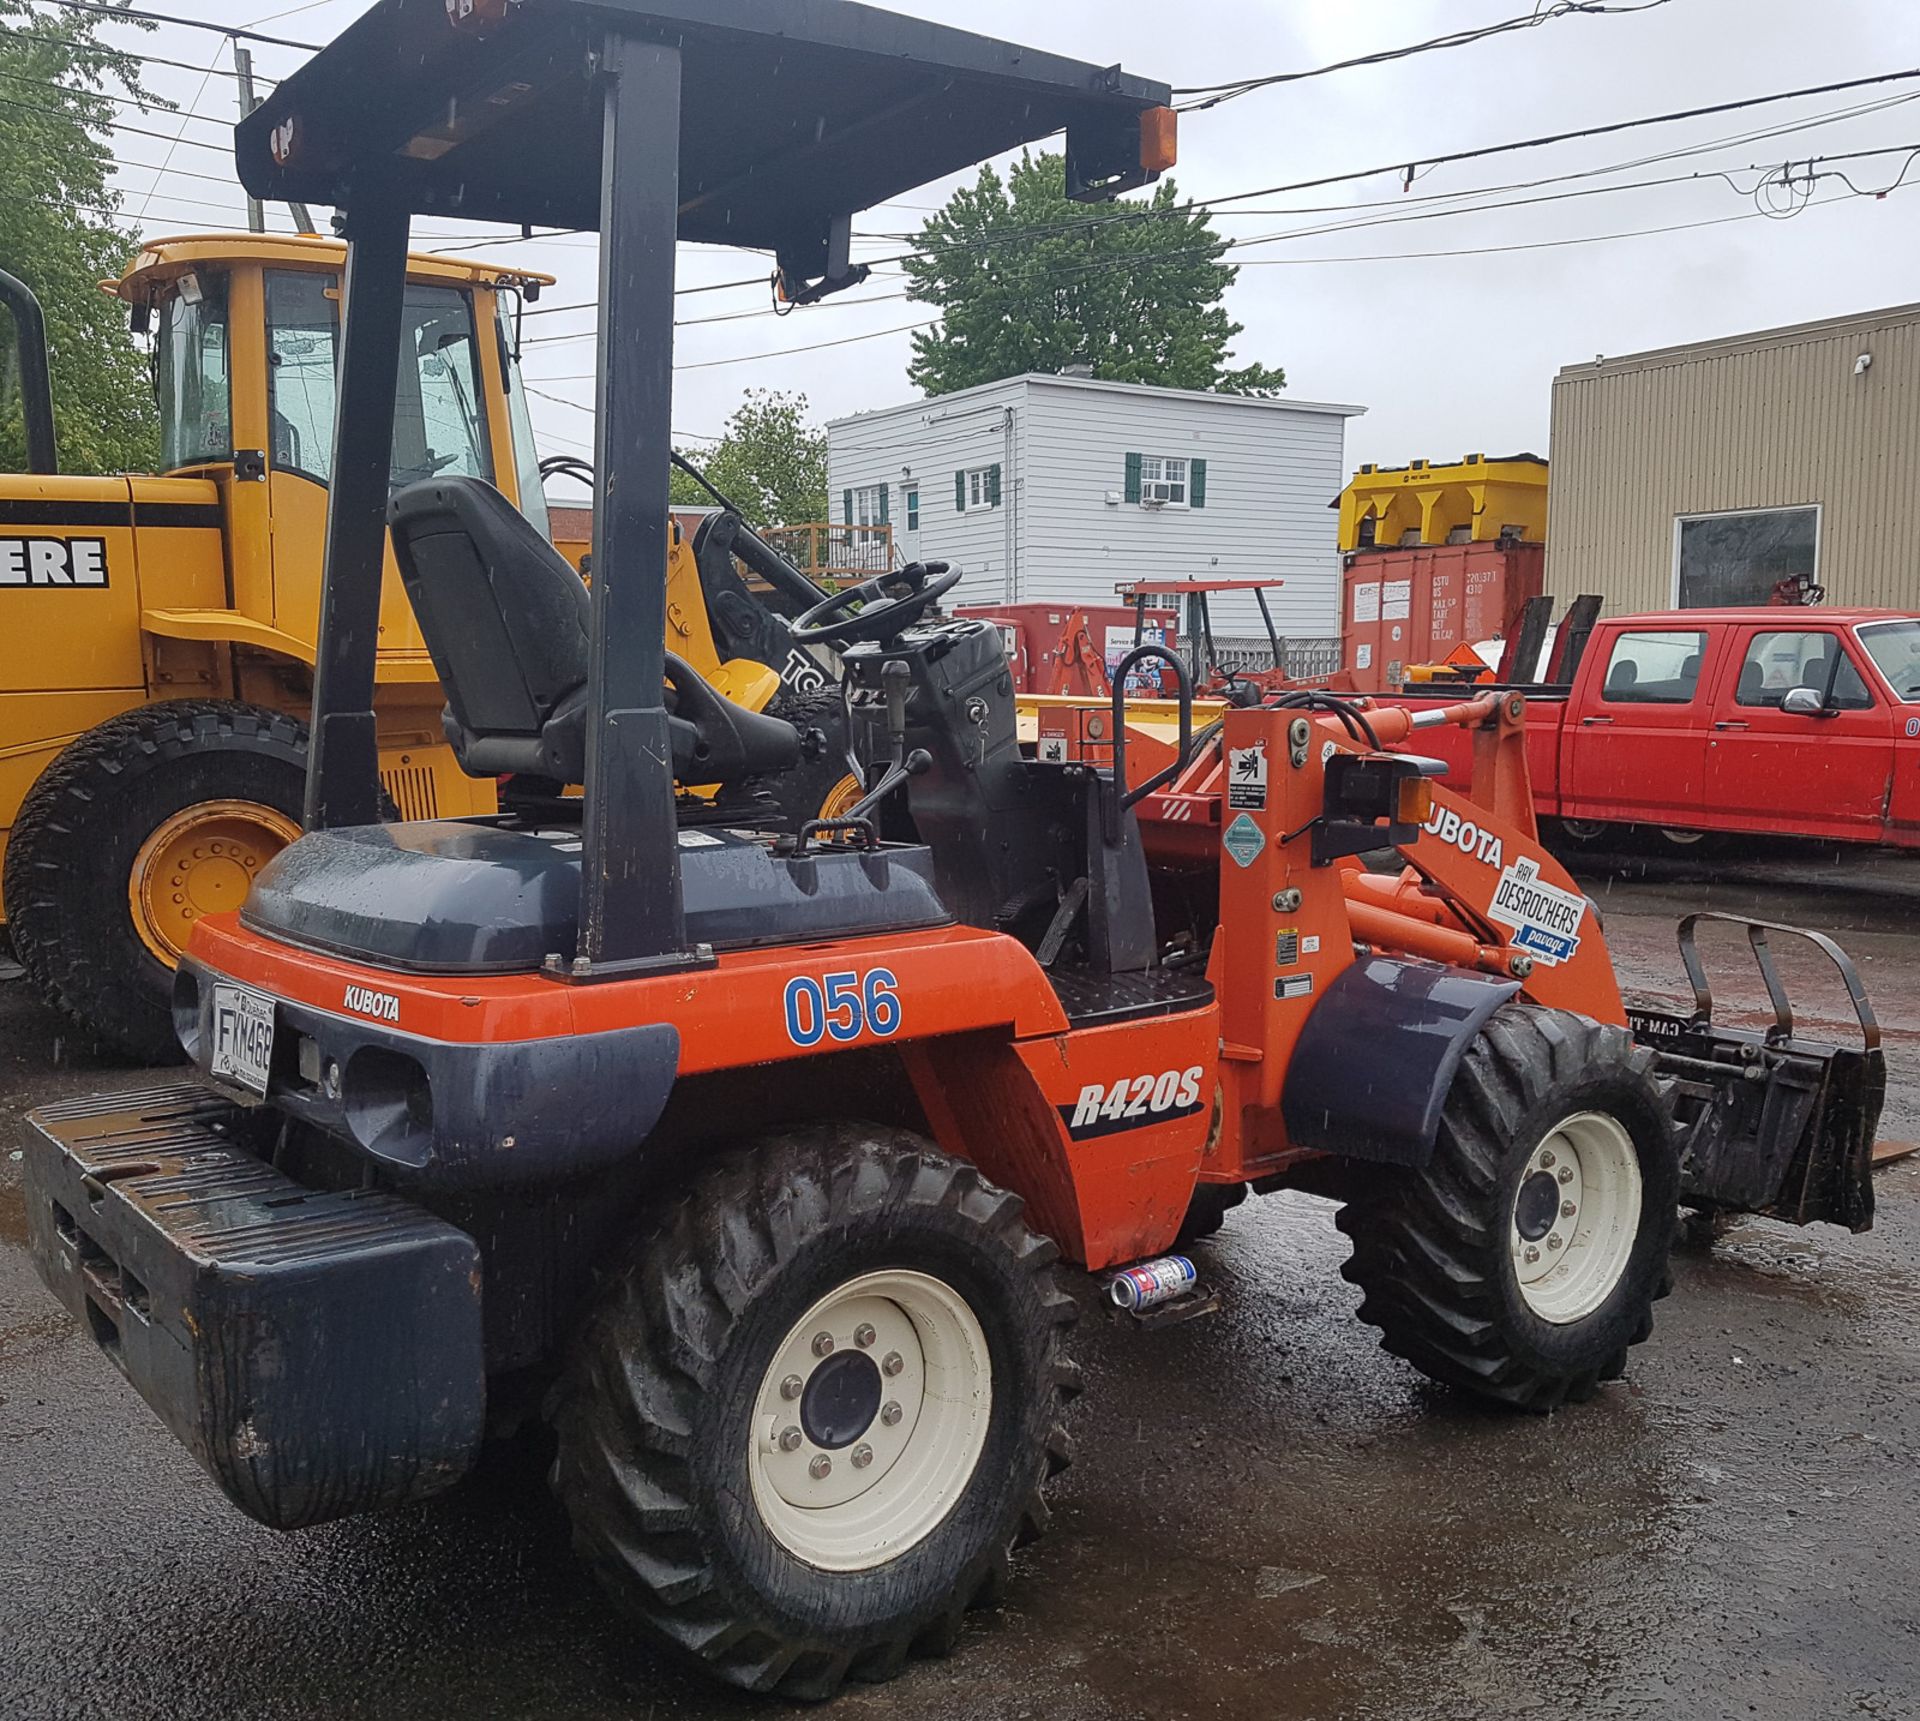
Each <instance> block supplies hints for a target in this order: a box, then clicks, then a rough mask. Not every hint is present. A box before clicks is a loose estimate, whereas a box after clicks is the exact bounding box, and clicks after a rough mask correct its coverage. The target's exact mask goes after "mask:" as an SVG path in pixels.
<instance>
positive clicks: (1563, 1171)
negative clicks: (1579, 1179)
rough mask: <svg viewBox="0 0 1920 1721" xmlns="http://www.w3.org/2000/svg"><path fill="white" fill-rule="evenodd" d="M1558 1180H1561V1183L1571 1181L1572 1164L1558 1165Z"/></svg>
mask: <svg viewBox="0 0 1920 1721" xmlns="http://www.w3.org/2000/svg"><path fill="white" fill-rule="evenodd" d="M1560 1181H1561V1182H1562V1183H1571V1182H1572V1181H1573V1167H1572V1166H1570V1165H1563V1166H1561V1167H1560Z"/></svg>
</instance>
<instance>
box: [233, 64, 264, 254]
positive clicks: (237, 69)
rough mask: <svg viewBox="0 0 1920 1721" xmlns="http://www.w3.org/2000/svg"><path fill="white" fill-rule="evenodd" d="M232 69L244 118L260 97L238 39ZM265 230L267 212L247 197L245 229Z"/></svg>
mask: <svg viewBox="0 0 1920 1721" xmlns="http://www.w3.org/2000/svg"><path fill="white" fill-rule="evenodd" d="M233 70H234V75H235V76H236V77H237V78H238V79H239V81H240V117H241V118H242V119H245V118H246V117H247V115H248V114H250V113H252V112H253V110H254V109H255V108H257V107H258V106H259V105H260V98H259V97H258V96H256V95H255V94H254V93H253V52H252V50H251V49H249V48H243V47H242V46H241V45H240V42H239V39H238V38H235V40H234V44H233ZM266 230H267V212H266V209H265V207H264V206H263V205H262V204H261V202H260V199H259V198H257V197H249V198H248V199H247V231H248V232H249V233H264V232H266Z"/></svg>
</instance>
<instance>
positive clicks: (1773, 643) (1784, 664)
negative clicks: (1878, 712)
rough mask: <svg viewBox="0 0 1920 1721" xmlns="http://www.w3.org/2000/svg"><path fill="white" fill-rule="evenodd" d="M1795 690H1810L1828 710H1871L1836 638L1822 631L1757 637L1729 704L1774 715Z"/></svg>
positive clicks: (1870, 699)
mask: <svg viewBox="0 0 1920 1721" xmlns="http://www.w3.org/2000/svg"><path fill="white" fill-rule="evenodd" d="M1796 687H1810V688H1812V689H1813V691H1814V692H1815V693H1817V694H1819V695H1820V703H1821V704H1822V705H1823V706H1825V707H1826V708H1827V709H1828V710H1829V711H1866V710H1868V709H1870V708H1871V707H1872V705H1873V695H1872V694H1870V693H1869V692H1868V691H1867V684H1866V682H1865V681H1863V680H1862V679H1861V677H1860V671H1859V670H1858V669H1856V668H1855V667H1854V663H1853V659H1852V658H1850V657H1849V656H1848V655H1847V654H1846V652H1845V650H1844V649H1843V648H1842V647H1841V644H1840V639H1839V636H1838V635H1837V634H1832V633H1828V632H1827V631H1826V630H1825V629H1821V630H1820V631H1818V632H1813V633H1803V632H1800V631H1798V630H1796V631H1794V632H1792V633H1784V632H1783V633H1757V634H1755V635H1754V636H1753V641H1752V643H1751V644H1750V645H1748V647H1747V655H1746V657H1745V658H1744V659H1743V660H1742V662H1741V664H1740V679H1739V681H1738V682H1737V683H1736V684H1735V687H1734V694H1733V702H1734V703H1735V704H1736V705H1763V706H1771V707H1773V708H1774V709H1776V710H1777V709H1778V708H1779V706H1780V702H1781V701H1782V700H1784V699H1785V698H1786V696H1787V695H1788V694H1789V693H1791V692H1792V691H1793V690H1794V689H1795V688H1796Z"/></svg>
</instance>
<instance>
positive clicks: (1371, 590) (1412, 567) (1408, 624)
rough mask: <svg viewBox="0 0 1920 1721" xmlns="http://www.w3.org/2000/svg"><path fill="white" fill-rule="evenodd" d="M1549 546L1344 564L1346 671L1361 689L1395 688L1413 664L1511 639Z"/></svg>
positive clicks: (1437, 549) (1456, 547)
mask: <svg viewBox="0 0 1920 1721" xmlns="http://www.w3.org/2000/svg"><path fill="white" fill-rule="evenodd" d="M1546 554H1547V552H1546V546H1545V545H1544V544H1499V543H1491V544H1489V543H1469V544H1420V545H1408V546H1405V547H1393V548H1387V549H1379V550H1356V551H1354V552H1352V553H1351V554H1349V555H1348V556H1347V558H1346V574H1345V581H1344V592H1343V598H1342V603H1343V607H1342V610H1341V626H1340V633H1341V645H1342V657H1341V662H1342V664H1343V666H1344V667H1345V668H1346V669H1347V670H1349V671H1350V672H1351V673H1352V675H1353V676H1354V678H1355V684H1356V685H1357V686H1360V687H1363V688H1383V687H1384V688H1396V689H1397V688H1398V687H1399V686H1400V684H1401V682H1402V679H1403V678H1404V674H1405V670H1406V666H1407V665H1408V664H1410V663H1438V662H1439V661H1440V660H1441V659H1442V658H1444V657H1445V656H1446V655H1447V653H1448V652H1450V651H1452V650H1453V649H1454V648H1455V647H1456V646H1460V645H1474V644H1477V643H1478V642H1480V641H1481V640H1487V639H1494V638H1501V639H1504V638H1506V637H1507V636H1508V635H1510V634H1511V633H1512V632H1513V630H1514V628H1515V627H1517V626H1518V625H1519V621H1520V612H1521V610H1522V609H1523V608H1525V607H1526V603H1527V600H1528V599H1529V598H1534V597H1538V596H1539V595H1540V591H1541V585H1542V581H1543V578H1544V575H1545V571H1546Z"/></svg>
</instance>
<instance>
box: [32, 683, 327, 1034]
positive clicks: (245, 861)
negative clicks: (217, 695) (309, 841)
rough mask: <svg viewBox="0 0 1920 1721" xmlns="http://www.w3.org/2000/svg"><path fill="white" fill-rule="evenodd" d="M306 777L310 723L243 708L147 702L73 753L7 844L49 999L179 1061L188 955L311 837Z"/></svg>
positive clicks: (39, 786)
mask: <svg viewBox="0 0 1920 1721" xmlns="http://www.w3.org/2000/svg"><path fill="white" fill-rule="evenodd" d="M306 773H307V726H306V725H305V724H304V723H301V722H299V721H298V720H296V719H294V718H291V717H287V716H283V715H282V714H280V713H279V712H275V711H267V710H263V709H261V708H259V707H256V706H251V705H241V704H237V703H235V702H233V701H230V700H218V699H192V700H178V701H174V702H170V703H168V704H164V705H148V706H142V707H141V708H140V709H138V710H135V711H128V712H125V713H123V714H122V715H121V716H118V717H114V718H111V719H109V720H108V721H107V722H105V723H102V724H101V725H100V726H99V727H98V728H97V729H93V730H90V731H89V732H88V733H87V734H85V735H83V736H81V737H80V739H79V740H77V741H75V742H74V743H73V744H72V745H71V746H69V747H68V748H67V749H66V751H65V752H63V753H62V754H60V756H59V757H58V758H57V759H55V760H54V762H53V763H52V764H51V765H49V766H48V767H47V769H46V770H45V771H44V772H43V773H41V776H40V779H39V781H38V782H36V783H35V784H34V786H33V788H32V790H31V791H30V792H29V793H28V795H27V798H26V800H25V801H24V802H23V803H22V805H21V808H20V813H19V817H18V818H17V819H16V820H15V822H14V827H13V835H12V840H11V841H10V842H9V844H8V846H7V864H6V877H5V881H4V884H5V893H6V905H7V918H8V922H9V924H10V926H11V928H12V931H13V942H14V950H15V953H16V954H17V955H18V957H19V959H20V963H21V965H22V966H23V967H24V968H25V969H26V971H27V975H28V978H29V979H31V980H32V982H33V984H34V986H35V987H36V988H37V989H38V990H39V992H40V993H41V995H42V996H43V997H44V998H46V1000H47V1001H48V1002H49V1003H50V1004H52V1005H53V1006H54V1008H56V1009H57V1010H59V1011H60V1012H61V1013H62V1014H63V1015H65V1016H67V1017H69V1018H71V1019H72V1020H73V1021H74V1022H75V1023H76V1024H78V1025H79V1026H80V1027H81V1028H83V1029H85V1030H86V1031H88V1032H89V1033H91V1034H93V1035H94V1036H96V1037H97V1038H98V1039H100V1040H101V1041H103V1042H105V1043H106V1044H107V1045H109V1046H112V1047H114V1048H115V1049H117V1050H119V1051H121V1052H125V1053H127V1054H128V1055H129V1056H131V1057H133V1058H136V1059H138V1060H139V1061H140V1062H142V1063H152V1064H159V1063H176V1062H178V1061H179V1060H180V1057H181V1052H180V1047H179V1044H178V1042H177V1041H176V1040H175V1039H174V1033H173V1010H172V995H173V970H174V965H175V962H176V960H177V952H178V949H179V947H180V946H181V945H182V944H184V942H185V936H186V932H187V930H188V929H189V928H190V927H191V924H192V922H193V921H194V920H195V919H197V918H199V916H200V915H201V914H203V913H212V912H216V911H218V910H220V909H225V908H229V907H237V906H238V904H239V902H240V901H241V900H242V899H243V898H244V896H245V894H246V890H247V887H248V881H249V880H250V879H251V878H252V877H253V876H254V875H255V874H256V873H257V871H258V869H259V867H260V866H262V865H264V864H265V862H266V861H267V860H268V859H271V858H272V855H273V854H274V853H276V852H278V849H279V848H280V847H281V846H283V845H284V844H285V843H286V842H287V841H290V840H291V839H292V838H293V837H294V836H296V835H298V833H299V828H300V813H301V804H302V800H303V797H304V795H305V793H306ZM203 837H204V839H205V840H204V841H202V840H201V839H202V838H203ZM216 843H218V844H219V845H220V849H221V852H220V853H218V854H216V853H214V852H213V850H214V845H215V844H216ZM202 849H204V850H205V851H207V852H206V853H205V854H204V855H200V858H199V860H198V861H197V862H196V860H195V856H196V854H198V853H199V851H201V850H202ZM196 866H197V867H198V869H199V874H198V883H197V884H196V883H195V882H194V881H193V879H192V878H189V877H188V876H187V874H188V873H189V872H190V871H192V869H194V868H195V867H196Z"/></svg>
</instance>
